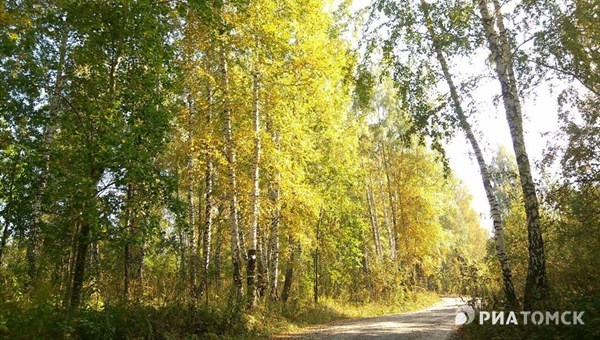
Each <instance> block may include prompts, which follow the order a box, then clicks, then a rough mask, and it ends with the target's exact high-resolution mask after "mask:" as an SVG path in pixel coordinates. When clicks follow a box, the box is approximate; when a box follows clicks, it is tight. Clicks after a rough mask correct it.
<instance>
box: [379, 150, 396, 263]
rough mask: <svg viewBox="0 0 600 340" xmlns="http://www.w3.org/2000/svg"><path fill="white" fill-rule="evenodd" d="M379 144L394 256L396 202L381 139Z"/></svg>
mask: <svg viewBox="0 0 600 340" xmlns="http://www.w3.org/2000/svg"><path fill="white" fill-rule="evenodd" d="M379 146H380V148H381V156H382V161H383V172H384V173H385V181H386V184H387V193H388V199H389V201H390V210H391V212H392V227H393V230H392V233H393V239H394V249H395V250H396V256H398V255H397V253H398V215H397V213H396V202H395V200H394V191H393V190H392V182H391V179H390V170H389V163H388V158H387V154H386V152H385V145H384V144H383V141H381V140H380V141H379Z"/></svg>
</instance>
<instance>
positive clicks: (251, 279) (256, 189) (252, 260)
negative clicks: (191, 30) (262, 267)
mask: <svg viewBox="0 0 600 340" xmlns="http://www.w3.org/2000/svg"><path fill="white" fill-rule="evenodd" d="M258 95H259V94H258V72H257V71H256V70H255V71H254V72H253V73H252V111H253V113H254V117H253V118H254V159H253V160H252V183H253V187H252V221H251V228H252V229H251V231H250V247H249V248H248V267H247V268H246V271H247V272H246V274H247V276H248V277H247V281H248V304H249V306H250V307H254V306H256V302H257V296H256V247H257V238H258V209H259V203H260V202H259V196H260V186H259V166H260V112H259V108H258V100H259V98H258Z"/></svg>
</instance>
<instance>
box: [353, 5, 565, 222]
mask: <svg viewBox="0 0 600 340" xmlns="http://www.w3.org/2000/svg"><path fill="white" fill-rule="evenodd" d="M430 2H431V1H430ZM370 3H371V0H354V2H353V10H358V9H360V8H364V7H365V6H368V5H369V4H370ZM487 56H488V52H487V51H482V52H480V53H478V54H476V55H475V57H473V58H466V57H465V58H463V59H460V60H451V72H452V73H453V74H455V75H459V74H462V75H469V74H477V73H482V72H488V71H489V67H488V66H487V65H486V64H485V59H486V58H487ZM441 87H442V89H443V88H446V89H447V87H446V85H445V84H441ZM559 92H560V91H559V89H556V88H552V89H551V88H550V87H549V85H548V84H542V85H541V86H539V87H538V88H536V89H535V91H534V92H533V94H532V95H530V96H529V97H527V98H521V99H522V105H523V113H524V117H523V119H524V120H523V130H524V132H525V144H526V147H527V151H528V153H529V157H530V162H531V164H532V172H533V176H534V179H536V180H537V179H540V177H541V174H540V172H539V170H538V169H537V167H536V166H535V164H537V162H539V161H540V160H541V159H542V156H543V152H544V149H545V148H546V147H547V146H548V144H549V143H551V142H554V141H553V140H552V138H553V137H552V135H551V134H547V135H545V136H544V134H545V133H548V132H555V131H557V130H558V114H557V112H558V106H557V100H556V96H557V95H558V93H559ZM499 95H500V84H499V82H498V80H497V79H486V80H484V81H482V82H480V83H479V86H478V88H477V89H475V90H474V91H473V92H472V97H473V98H475V100H476V101H477V103H475V104H472V105H475V108H476V111H475V112H476V116H475V115H473V116H471V117H470V118H469V119H470V123H471V125H473V127H474V130H475V134H476V136H477V139H478V141H479V144H480V146H481V147H482V149H483V152H484V157H485V158H486V162H488V163H489V162H490V160H491V158H492V156H493V155H494V154H495V153H496V152H497V150H498V148H500V147H502V146H503V147H505V148H506V149H507V150H509V151H510V152H511V153H512V142H511V138H510V132H509V129H508V123H507V121H506V116H505V113H504V106H503V103H502V101H501V100H497V101H494V100H493V98H494V97H497V96H499ZM465 110H466V111H468V108H467V107H466V108H465ZM445 150H446V153H447V156H448V158H449V161H450V166H451V168H452V170H453V171H454V173H455V175H456V176H457V177H458V178H460V179H461V180H462V181H463V183H464V184H465V185H466V187H467V188H468V190H469V191H470V193H471V195H472V196H473V201H472V207H473V209H474V210H475V211H476V212H477V213H478V214H479V216H480V220H481V222H482V227H483V228H485V229H488V230H489V231H490V232H491V229H492V222H491V218H490V213H489V205H488V202H487V198H486V196H485V191H484V189H483V184H482V182H481V177H480V174H479V168H478V166H477V163H476V161H475V157H474V156H473V155H472V151H471V150H472V149H471V146H470V145H469V144H467V141H466V139H465V137H464V135H463V134H462V133H461V131H457V133H456V134H455V137H454V138H453V139H452V140H450V141H448V142H447V143H446V145H445Z"/></svg>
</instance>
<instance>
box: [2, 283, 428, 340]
mask: <svg viewBox="0 0 600 340" xmlns="http://www.w3.org/2000/svg"><path fill="white" fill-rule="evenodd" d="M437 300H439V297H438V296H437V295H436V294H434V293H418V294H415V295H413V296H412V297H411V298H409V299H407V300H401V301H397V302H395V303H383V302H380V303H377V302H370V303H364V304H360V303H349V302H344V301H339V300H335V299H331V298H326V299H323V300H322V301H321V302H320V303H318V304H314V303H310V302H298V301H290V302H288V303H282V302H278V301H272V302H265V303H264V304H261V305H260V306H259V307H257V308H256V309H254V310H253V311H252V312H247V311H244V310H243V308H241V307H240V305H231V304H228V305H221V306H211V305H209V306H206V305H197V306H195V307H192V306H187V307H186V306H183V305H176V304H173V305H169V306H162V307H153V306H145V305H127V306H104V307H103V308H101V309H99V310H96V309H91V308H87V309H82V310H79V311H77V312H73V313H69V312H68V311H66V310H64V309H61V308H58V307H56V306H52V305H50V304H46V303H43V304H37V305H32V306H29V307H24V306H21V305H19V304H16V303H6V302H5V303H0V339H2V338H7V339H42V338H75V339H113V338H134V339H137V338H147V339H155V338H159V339H199V338H202V339H244V338H245V339H254V338H267V337H269V336H270V335H272V334H279V333H292V332H297V331H299V330H300V329H302V328H303V327H306V326H311V325H316V324H323V323H328V322H331V321H334V320H340V319H348V318H359V317H371V316H379V315H385V314H390V313H400V312H405V311H410V310H416V309H419V308H423V307H425V306H429V305H431V304H433V303H434V302H436V301H437ZM0 302H1V301H0Z"/></svg>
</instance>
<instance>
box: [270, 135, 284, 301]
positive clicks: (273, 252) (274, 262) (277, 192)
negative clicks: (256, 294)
mask: <svg viewBox="0 0 600 340" xmlns="http://www.w3.org/2000/svg"><path fill="white" fill-rule="evenodd" d="M275 140H276V144H277V150H278V151H279V148H280V137H279V134H276V135H275ZM269 196H270V197H271V200H272V201H273V205H274V206H275V213H274V215H273V217H272V219H271V226H270V227H271V228H270V231H269V261H268V262H269V272H270V274H269V279H270V283H269V291H270V294H271V298H273V299H277V297H278V293H277V283H278V280H279V224H280V223H281V203H280V200H281V173H279V172H278V173H277V180H276V183H275V185H274V188H273V186H272V187H271V193H270V195H269Z"/></svg>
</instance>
